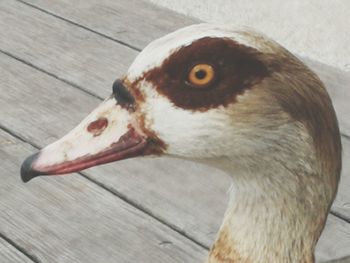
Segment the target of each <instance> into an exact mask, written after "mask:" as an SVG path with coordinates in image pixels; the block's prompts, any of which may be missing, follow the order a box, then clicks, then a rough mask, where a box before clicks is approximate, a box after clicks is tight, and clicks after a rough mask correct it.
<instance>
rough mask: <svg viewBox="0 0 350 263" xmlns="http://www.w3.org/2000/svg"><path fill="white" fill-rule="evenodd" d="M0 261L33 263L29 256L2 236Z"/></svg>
mask: <svg viewBox="0 0 350 263" xmlns="http://www.w3.org/2000/svg"><path fill="white" fill-rule="evenodd" d="M0 261H1V262H2V263H33V261H32V260H30V259H29V258H28V257H27V256H25V255H24V254H23V253H22V252H20V251H19V250H17V249H16V248H15V247H13V246H12V245H11V244H9V243H8V242H7V241H6V240H4V239H3V238H0Z"/></svg>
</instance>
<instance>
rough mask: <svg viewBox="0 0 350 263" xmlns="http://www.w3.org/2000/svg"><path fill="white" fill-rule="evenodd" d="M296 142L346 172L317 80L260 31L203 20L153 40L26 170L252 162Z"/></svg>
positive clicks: (30, 173)
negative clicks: (139, 160) (131, 161)
mask: <svg viewBox="0 0 350 263" xmlns="http://www.w3.org/2000/svg"><path fill="white" fill-rule="evenodd" d="M296 140H301V141H305V142H306V144H307V145H308V147H309V146H310V147H311V148H312V149H314V152H315V154H316V155H319V156H318V157H319V158H320V159H322V160H321V162H326V163H327V164H329V163H332V165H328V166H327V164H326V165H325V167H326V168H329V167H330V168H329V169H333V170H334V171H335V170H337V169H340V168H339V167H338V166H339V164H334V163H335V162H336V161H334V160H336V159H337V158H338V157H339V149H338V148H339V145H340V142H339V131H338V126H337V121H336V118H335V114H334V110H333V108H332V105H331V102H330V100H329V97H328V95H327V93H326V91H325V89H324V88H323V86H322V84H321V82H320V81H319V79H318V78H317V77H316V76H315V75H314V74H313V73H312V72H311V71H310V70H309V69H308V68H307V67H306V66H304V64H303V63H302V62H300V61H299V60H298V59H297V58H296V57H294V56H293V55H292V54H290V53H289V52H288V51H287V50H285V49H284V48H283V47H281V46H280V45H279V44H277V43H276V42H274V41H272V40H270V39H268V38H267V37H265V36H263V35H261V34H258V33H255V32H253V31H250V30H246V29H237V28H232V27H229V26H219V25H211V24H199V25H193V26H189V27H186V28H183V29H180V30H177V31H175V32H173V33H171V34H169V35H166V36H164V37H162V38H160V39H158V40H155V41H154V42H152V43H150V44H149V45H148V46H147V47H146V48H145V49H144V50H143V51H142V52H141V53H140V54H139V55H138V56H137V58H136V59H135V61H134V62H133V63H132V65H131V66H130V68H129V69H128V71H127V72H126V74H125V75H124V76H122V77H120V78H119V79H117V80H116V81H115V82H114V84H113V93H112V95H111V96H110V97H108V98H107V99H106V100H105V101H103V102H102V103H101V104H100V105H99V106H98V107H97V108H96V109H95V110H93V111H92V112H91V113H90V114H89V115H88V116H87V117H86V118H85V119H84V120H83V121H82V122H81V123H80V124H79V125H78V126H77V127H75V128H74V129H73V130H72V131H70V132H69V133H68V134H67V135H66V136H64V137H63V138H61V139H59V140H58V141H56V142H54V143H52V144H50V145H48V146H47V147H45V148H43V149H42V150H40V151H39V152H38V153H36V154H34V155H32V156H30V157H28V158H27V159H26V160H25V161H24V163H23V165H22V168H21V176H22V179H23V181H25V182H26V181H29V180H30V179H32V178H33V177H36V176H38V175H55V174H67V173H72V172H76V171H80V170H83V169H86V168H89V167H92V166H96V165H99V164H104V163H108V162H112V161H117V160H121V159H126V158H131V157H136V156H145V155H171V156H177V157H181V158H191V159H198V160H202V159H217V158H228V159H230V160H242V158H244V157H248V159H252V158H250V157H251V156H257V155H260V156H261V155H262V154H264V152H265V153H266V152H271V151H274V150H276V149H277V148H276V145H277V146H279V147H283V144H284V143H287V144H288V145H284V146H285V147H287V148H288V147H289V148H290V147H291V148H293V147H292V144H293V141H296ZM325 140H326V142H325ZM281 145H282V146H281ZM298 145H299V144H298ZM332 154H333V155H334V156H335V157H329V156H332ZM328 157H329V158H331V159H332V160H326V159H327V158H328ZM333 164H334V165H333Z"/></svg>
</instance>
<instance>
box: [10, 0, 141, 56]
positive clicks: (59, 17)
mask: <svg viewBox="0 0 350 263" xmlns="http://www.w3.org/2000/svg"><path fill="white" fill-rule="evenodd" d="M16 1H17V2H19V3H22V4H24V5H27V6H29V7H31V8H34V9H36V10H39V11H41V12H43V13H45V14H48V15H50V16H53V17H56V18H58V19H60V20H62V21H65V22H67V23H69V24H71V25H74V26H77V27H79V28H82V29H84V30H87V31H89V32H91V33H94V34H97V35H99V36H101V37H104V38H106V39H109V40H112V41H114V42H116V43H118V44H121V45H123V46H126V47H128V48H131V49H132V50H135V51H139V52H140V51H141V50H142V49H140V48H138V47H135V46H133V45H130V44H128V43H126V42H124V41H121V40H118V39H116V38H113V37H110V36H108V35H106V34H103V33H101V32H98V31H96V30H93V29H91V28H88V27H86V26H83V25H81V24H79V23H76V22H74V21H72V20H69V19H67V18H64V17H62V16H59V15H56V14H54V13H52V12H50V11H47V10H45V9H43V8H41V7H38V6H36V5H33V4H30V3H27V2H25V1H23V0H16Z"/></svg>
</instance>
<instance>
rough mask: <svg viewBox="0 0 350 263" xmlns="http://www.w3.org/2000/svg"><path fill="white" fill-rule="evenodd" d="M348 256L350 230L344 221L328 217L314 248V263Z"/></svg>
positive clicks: (349, 253) (349, 252)
mask: <svg viewBox="0 0 350 263" xmlns="http://www.w3.org/2000/svg"><path fill="white" fill-rule="evenodd" d="M349 255H350V228H349V224H348V223H346V222H345V221H342V220H339V219H338V218H337V217H335V216H333V215H329V216H328V220H327V224H326V227H325V229H324V231H323V233H322V235H321V238H320V240H319V241H318V244H317V247H316V262H326V261H328V260H332V259H339V258H343V257H346V256H349ZM343 263H345V262H343Z"/></svg>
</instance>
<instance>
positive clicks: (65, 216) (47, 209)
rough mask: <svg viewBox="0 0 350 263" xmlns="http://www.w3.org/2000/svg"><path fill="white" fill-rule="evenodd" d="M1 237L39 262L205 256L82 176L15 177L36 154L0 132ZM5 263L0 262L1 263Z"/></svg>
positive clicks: (188, 259) (177, 259) (195, 259)
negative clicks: (25, 181)
mask: <svg viewBox="0 0 350 263" xmlns="http://www.w3.org/2000/svg"><path fill="white" fill-rule="evenodd" d="M0 144H1V147H0V159H1V160H2V163H1V167H0V174H1V178H2V183H1V186H0V213H1V217H0V225H1V231H2V232H3V233H4V234H5V235H6V236H9V237H11V239H12V240H13V241H14V242H15V243H16V244H18V245H19V246H21V247H23V248H24V249H25V250H26V251H28V253H29V254H31V255H34V256H35V257H36V258H38V261H40V262H84V263H86V262H87V263H90V262H91V263H92V262H113V263H114V262H130V263H131V262H132V263H134V262H149V263H151V262H152V263H153V262H159V263H163V262H172V263H175V262H178V263H182V262H188V263H192V262H200V261H201V260H203V259H204V258H205V255H206V253H207V251H206V250H205V249H203V248H201V247H200V246H198V245H196V244H194V243H193V242H191V241H190V240H188V239H187V238H185V237H183V236H182V235H180V234H178V233H177V232H174V231H173V230H171V229H170V228H168V227H167V226H165V225H163V224H161V223H159V222H158V221H156V220H154V219H153V218H151V217H149V216H148V215H146V214H144V213H143V212H141V211H140V210H138V209H136V208H135V207H133V206H130V205H129V204H127V203H126V202H124V201H122V200H121V199H119V198H117V197H116V196H115V195H113V194H111V193H110V192H108V191H106V190H104V189H102V188H101V187H98V186H97V185H96V184H94V183H92V182H90V181H89V180H87V179H85V178H83V177H81V176H67V177H61V178H51V179H52V180H41V179H38V180H36V182H35V183H33V184H26V185H25V184H23V183H22V182H21V181H20V178H19V176H18V173H19V167H20V165H21V162H22V160H23V158H25V157H26V156H27V155H28V154H30V153H31V152H33V151H34V149H33V148H32V147H30V146H29V145H27V144H25V143H22V142H20V141H18V140H17V139H15V138H13V137H11V136H9V135H8V134H6V133H4V132H3V131H1V130H0ZM1 262H3V261H1Z"/></svg>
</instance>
